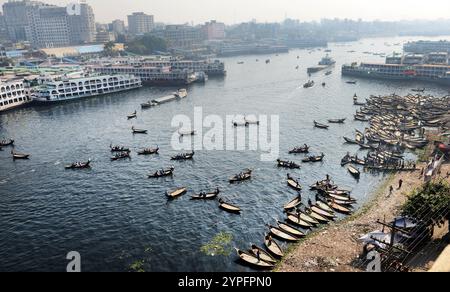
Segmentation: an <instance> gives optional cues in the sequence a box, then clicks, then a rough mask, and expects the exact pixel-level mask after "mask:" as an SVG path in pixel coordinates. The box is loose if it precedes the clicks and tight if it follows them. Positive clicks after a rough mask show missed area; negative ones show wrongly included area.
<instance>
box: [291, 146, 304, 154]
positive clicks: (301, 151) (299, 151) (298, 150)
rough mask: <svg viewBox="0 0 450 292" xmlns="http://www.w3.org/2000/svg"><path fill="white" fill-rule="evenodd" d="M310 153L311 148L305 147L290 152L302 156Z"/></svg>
mask: <svg viewBox="0 0 450 292" xmlns="http://www.w3.org/2000/svg"><path fill="white" fill-rule="evenodd" d="M308 152H309V146H308V145H304V146H302V147H295V148H294V149H292V150H290V151H289V154H302V153H308Z"/></svg>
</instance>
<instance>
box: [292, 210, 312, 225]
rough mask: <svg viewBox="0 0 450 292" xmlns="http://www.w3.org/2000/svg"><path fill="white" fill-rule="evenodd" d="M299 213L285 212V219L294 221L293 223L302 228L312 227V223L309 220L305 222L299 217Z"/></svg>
mask: <svg viewBox="0 0 450 292" xmlns="http://www.w3.org/2000/svg"><path fill="white" fill-rule="evenodd" d="M299 217H300V215H298V214H295V213H288V214H287V219H288V221H289V222H291V223H294V224H295V225H298V226H300V227H302V228H311V227H313V225H312V224H311V223H309V222H306V221H305V220H303V219H301V218H299Z"/></svg>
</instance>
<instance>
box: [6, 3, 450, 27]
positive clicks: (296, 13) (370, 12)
mask: <svg viewBox="0 0 450 292" xmlns="http://www.w3.org/2000/svg"><path fill="white" fill-rule="evenodd" d="M5 2H7V0H0V4H3V3H5ZM42 2H45V3H49V4H55V5H67V4H69V3H73V2H77V1H68V0H45V1H42ZM245 2H246V5H242V1H238V0H228V1H223V0H195V1H194V2H192V1H190V2H189V3H186V1H179V0H166V1H164V2H163V3H160V2H158V1H153V0H150V1H145V2H144V1H140V0H129V1H126V4H127V5H123V0H91V1H87V3H88V4H89V5H91V6H92V7H93V9H94V13H95V16H96V20H97V22H100V23H108V22H111V21H112V20H115V19H122V20H125V21H126V18H127V15H129V14H132V13H133V12H144V13H147V14H151V15H154V16H155V21H156V22H165V23H173V24H175V23H178V24H180V23H192V22H193V23H194V24H200V23H203V22H206V21H208V20H211V19H217V20H218V21H221V22H225V23H226V24H234V23H240V22H247V21H250V20H252V19H255V20H257V21H258V22H280V21H282V20H283V19H285V18H292V19H299V20H301V21H314V20H320V19H322V18H349V19H363V20H389V21H394V20H417V19H423V20H430V19H442V18H447V19H448V14H447V12H446V11H449V10H450V2H449V1H445V0H430V1H428V2H427V4H428V5H423V2H422V1H388V0H379V1H376V2H375V1H361V0H339V1H333V0H317V1H315V2H314V3H313V4H311V3H309V2H307V1H303V0H295V1H292V0H278V1H275V0H265V1H264V4H263V5H261V1H258V0H246V1H245ZM292 2H294V3H292ZM194 4H195V5H194ZM173 7H177V8H178V9H179V10H181V11H184V14H183V16H181V17H180V16H179V15H178V14H177V13H174V10H173ZM199 7H201V9H199ZM436 7H440V8H439V9H436ZM105 8H107V9H105ZM305 8H306V9H305Z"/></svg>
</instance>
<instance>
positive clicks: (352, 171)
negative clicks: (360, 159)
mask: <svg viewBox="0 0 450 292" xmlns="http://www.w3.org/2000/svg"><path fill="white" fill-rule="evenodd" d="M348 171H349V172H350V174H351V175H352V176H354V177H355V178H356V179H359V178H360V177H361V172H360V171H359V169H357V168H356V167H354V166H353V165H349V166H348Z"/></svg>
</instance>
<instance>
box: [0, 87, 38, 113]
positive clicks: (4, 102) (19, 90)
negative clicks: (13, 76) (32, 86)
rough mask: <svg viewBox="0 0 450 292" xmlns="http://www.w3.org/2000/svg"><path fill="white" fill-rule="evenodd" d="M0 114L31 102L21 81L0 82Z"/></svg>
mask: <svg viewBox="0 0 450 292" xmlns="http://www.w3.org/2000/svg"><path fill="white" fill-rule="evenodd" d="M0 92H1V95H0V112H3V111H6V110H9V109H13V108H16V107H19V106H21V105H24V104H26V103H28V102H30V101H31V99H30V98H29V97H28V95H27V89H26V88H25V86H24V83H23V81H21V80H17V81H0Z"/></svg>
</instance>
